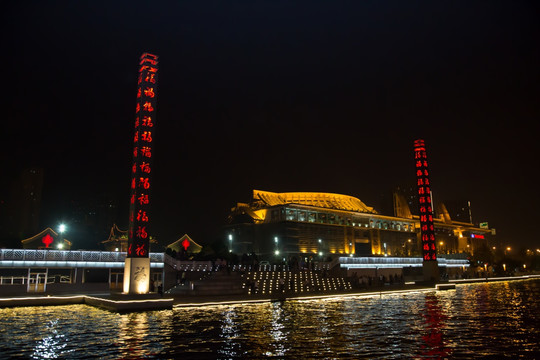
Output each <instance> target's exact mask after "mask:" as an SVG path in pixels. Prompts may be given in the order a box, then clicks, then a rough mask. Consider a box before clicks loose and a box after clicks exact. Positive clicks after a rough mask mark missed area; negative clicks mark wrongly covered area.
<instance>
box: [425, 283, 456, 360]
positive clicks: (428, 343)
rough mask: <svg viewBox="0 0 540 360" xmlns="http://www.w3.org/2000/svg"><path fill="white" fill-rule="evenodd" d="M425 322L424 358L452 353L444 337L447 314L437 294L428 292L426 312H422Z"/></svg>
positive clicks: (441, 356) (444, 356)
mask: <svg viewBox="0 0 540 360" xmlns="http://www.w3.org/2000/svg"><path fill="white" fill-rule="evenodd" d="M422 315H423V317H424V319H425V323H424V326H425V327H424V334H423V335H422V340H423V341H424V344H423V345H422V350H423V351H422V354H421V357H422V358H439V359H444V358H447V357H448V356H449V355H450V351H449V349H448V348H447V347H446V345H445V342H444V338H443V329H444V328H445V327H446V320H448V316H446V315H445V314H444V312H443V309H442V307H441V306H440V304H439V299H438V297H437V295H436V294H434V293H429V294H426V298H425V305H424V313H423V314H422Z"/></svg>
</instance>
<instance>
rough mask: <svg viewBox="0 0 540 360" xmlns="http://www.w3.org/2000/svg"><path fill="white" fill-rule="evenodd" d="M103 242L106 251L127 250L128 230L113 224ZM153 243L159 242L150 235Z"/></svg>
mask: <svg viewBox="0 0 540 360" xmlns="http://www.w3.org/2000/svg"><path fill="white" fill-rule="evenodd" d="M101 244H103V246H104V247H105V250H106V251H119V252H127V247H128V232H127V230H121V229H120V228H119V227H118V226H117V225H116V224H113V226H112V227H111V231H110V232H109V237H108V238H107V240H105V241H102V242H101ZM152 244H157V240H156V239H155V238H154V237H153V236H150V245H152Z"/></svg>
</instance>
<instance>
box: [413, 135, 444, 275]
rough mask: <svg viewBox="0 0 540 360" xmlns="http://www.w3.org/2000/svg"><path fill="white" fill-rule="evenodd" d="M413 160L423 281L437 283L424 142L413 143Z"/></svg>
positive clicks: (429, 184) (435, 252)
mask: <svg viewBox="0 0 540 360" xmlns="http://www.w3.org/2000/svg"><path fill="white" fill-rule="evenodd" d="M414 160H415V165H416V184H417V191H418V210H419V212H420V237H421V240H422V256H423V259H424V260H423V269H424V280H426V281H437V280H439V268H438V262H437V247H436V242H435V227H434V223H433V204H432V196H431V183H430V181H429V169H428V159H427V153H426V146H425V144H424V140H415V141H414Z"/></svg>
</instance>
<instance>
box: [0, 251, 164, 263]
mask: <svg viewBox="0 0 540 360" xmlns="http://www.w3.org/2000/svg"><path fill="white" fill-rule="evenodd" d="M3 260H9V261H36V260H40V261H93V262H124V261H125V260H126V253H125V252H118V251H86V250H32V249H0V261H3ZM163 261H164V254H163V253H150V262H159V263H162V262H163Z"/></svg>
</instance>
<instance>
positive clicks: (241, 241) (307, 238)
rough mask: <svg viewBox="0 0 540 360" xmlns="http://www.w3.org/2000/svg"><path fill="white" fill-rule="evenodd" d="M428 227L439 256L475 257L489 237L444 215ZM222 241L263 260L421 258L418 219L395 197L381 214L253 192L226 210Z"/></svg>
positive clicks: (323, 199) (330, 198)
mask: <svg viewBox="0 0 540 360" xmlns="http://www.w3.org/2000/svg"><path fill="white" fill-rule="evenodd" d="M433 223H434V232H435V235H436V237H437V241H439V242H442V245H439V253H442V254H451V255H452V254H459V253H461V254H464V253H469V254H471V253H474V250H475V249H477V248H478V247H479V246H481V245H482V242H479V241H483V242H486V241H487V237H488V234H489V233H490V230H489V229H485V228H479V227H476V226H474V225H473V224H470V223H465V222H455V221H453V220H452V219H451V218H450V217H449V215H448V214H447V213H446V214H445V215H440V216H434V218H433ZM224 236H225V239H226V241H227V242H228V245H229V246H230V248H231V250H232V251H233V252H235V253H238V254H242V253H251V252H255V253H256V254H259V255H260V256H261V257H262V258H267V259H275V258H279V259H281V258H288V257H290V256H298V255H301V256H310V257H312V258H313V259H327V257H328V256H331V257H332V258H334V257H336V256H374V255H376V256H385V255H386V256H405V257H408V256H421V255H422V247H421V224H420V216H419V215H413V214H412V212H411V210H410V208H409V205H408V204H407V201H406V200H405V198H404V197H403V196H400V195H399V194H397V193H396V194H394V214H392V215H385V214H380V213H379V212H377V211H376V210H375V209H374V208H372V207H370V206H367V205H366V204H364V203H363V202H362V201H361V200H360V199H358V198H355V197H352V196H348V195H340V194H332V193H313V192H289V193H273V192H268V191H260V190H253V198H252V200H251V202H249V203H238V204H237V205H236V206H235V207H234V208H233V209H232V210H231V213H230V215H229V225H228V226H227V227H226V228H225V234H224Z"/></svg>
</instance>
